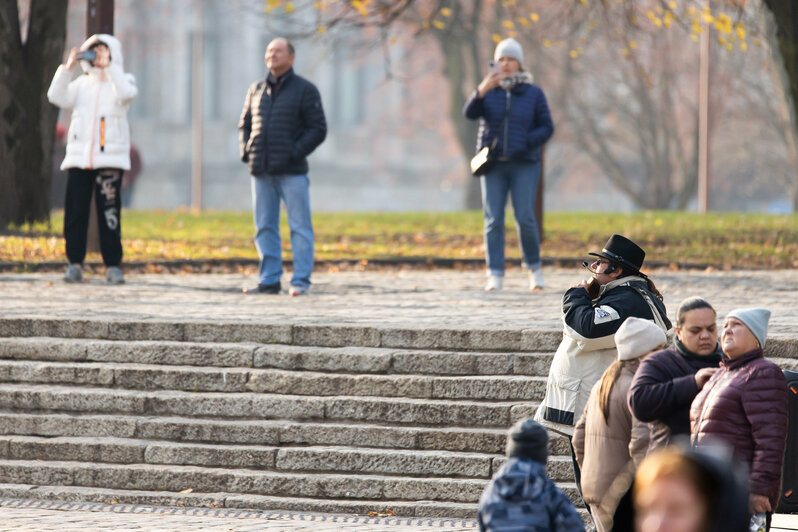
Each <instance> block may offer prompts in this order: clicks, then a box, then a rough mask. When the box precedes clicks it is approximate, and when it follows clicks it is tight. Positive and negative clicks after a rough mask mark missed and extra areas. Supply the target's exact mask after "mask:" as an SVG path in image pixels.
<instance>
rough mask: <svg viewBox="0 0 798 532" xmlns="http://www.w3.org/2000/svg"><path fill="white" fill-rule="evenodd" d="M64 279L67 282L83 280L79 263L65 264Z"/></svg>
mask: <svg viewBox="0 0 798 532" xmlns="http://www.w3.org/2000/svg"><path fill="white" fill-rule="evenodd" d="M64 281H66V282H68V283H81V282H83V270H81V269H80V264H70V265H69V266H67V269H66V273H65V274H64Z"/></svg>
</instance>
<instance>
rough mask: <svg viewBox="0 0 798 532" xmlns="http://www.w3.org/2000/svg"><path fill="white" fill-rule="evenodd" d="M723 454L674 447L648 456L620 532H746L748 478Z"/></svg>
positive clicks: (618, 526)
mask: <svg viewBox="0 0 798 532" xmlns="http://www.w3.org/2000/svg"><path fill="white" fill-rule="evenodd" d="M723 454H724V453H723V449H722V448H714V449H711V450H710V449H704V450H690V449H688V448H683V447H681V446H670V447H663V448H661V449H658V450H656V451H655V452H653V453H652V454H650V455H649V456H647V457H646V458H645V460H643V462H642V463H641V464H640V467H639V468H638V469H637V472H636V474H635V477H634V484H633V486H632V489H631V495H632V496H631V505H626V506H625V508H629V507H631V508H630V509H631V511H630V512H628V513H627V514H624V515H623V516H621V515H620V514H616V518H615V523H614V526H615V530H619V531H620V530H632V527H634V530H635V531H636V532H747V531H748V522H749V519H748V511H747V508H746V500H747V499H748V486H747V483H746V479H745V472H744V471H742V468H741V467H740V466H739V464H737V463H735V462H734V461H733V460H731V459H730V458H729V457H726V456H723ZM632 523H634V524H633V525H632Z"/></svg>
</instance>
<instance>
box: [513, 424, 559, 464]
mask: <svg viewBox="0 0 798 532" xmlns="http://www.w3.org/2000/svg"><path fill="white" fill-rule="evenodd" d="M507 457H508V458H513V457H516V458H529V459H530V460H535V461H536V462H540V463H541V464H545V463H546V460H547V459H548V457H549V434H548V433H547V432H546V429H545V428H543V425H541V424H540V423H538V422H537V421H535V420H534V419H532V418H531V417H528V418H526V419H522V420H521V421H519V422H518V423H516V424H515V425H513V426H512V427H511V428H510V431H509V432H508V433H507Z"/></svg>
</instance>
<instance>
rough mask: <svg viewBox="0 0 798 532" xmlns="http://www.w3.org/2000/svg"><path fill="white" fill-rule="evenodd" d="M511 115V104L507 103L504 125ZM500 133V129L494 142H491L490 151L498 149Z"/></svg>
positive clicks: (503, 119) (503, 118)
mask: <svg viewBox="0 0 798 532" xmlns="http://www.w3.org/2000/svg"><path fill="white" fill-rule="evenodd" d="M510 101H511V102H512V96H511V97H510ZM509 115H510V105H506V106H505V109H504V116H503V117H502V125H501V127H502V128H503V127H504V123H505V122H506V121H507V117H508V116H509ZM499 133H500V131H497V132H496V135H495V136H494V137H493V142H491V143H490V151H493V150H495V149H496V146H497V145H498V144H499Z"/></svg>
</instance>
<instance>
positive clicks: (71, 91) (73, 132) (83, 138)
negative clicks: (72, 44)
mask: <svg viewBox="0 0 798 532" xmlns="http://www.w3.org/2000/svg"><path fill="white" fill-rule="evenodd" d="M98 42H102V43H103V44H105V45H106V46H108V48H109V49H110V51H111V64H110V65H109V66H108V68H105V69H101V68H95V67H93V66H91V64H90V63H89V62H88V61H80V66H81V68H82V69H83V72H84V74H82V75H80V76H78V77H77V78H76V79H74V80H73V79H72V77H73V75H72V71H71V70H68V69H67V68H66V67H65V66H64V65H61V66H59V67H58V70H56V72H55V76H53V82H52V83H51V84H50V89H49V90H48V91H47V99H48V100H50V103H52V104H53V105H56V106H58V107H60V108H61V109H72V120H71V122H70V124H69V132H68V133H67V147H66V157H64V162H63V163H61V169H62V170H66V169H67V168H83V169H92V168H118V169H121V170H130V126H129V125H128V122H127V110H128V107H129V105H130V102H131V101H133V98H135V97H136V95H137V94H138V89H137V88H136V80H135V78H134V77H133V75H132V74H126V73H125V71H124V69H123V65H124V62H123V59H122V46H121V45H120V44H119V41H118V40H117V39H116V38H115V37H113V36H111V35H107V34H103V33H101V34H97V35H92V36H91V37H89V38H88V39H86V42H84V43H83V44H82V45H81V46H80V50H81V51H85V50H88V49H89V48H91V47H92V46H93V45H94V44H96V43H98Z"/></svg>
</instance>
